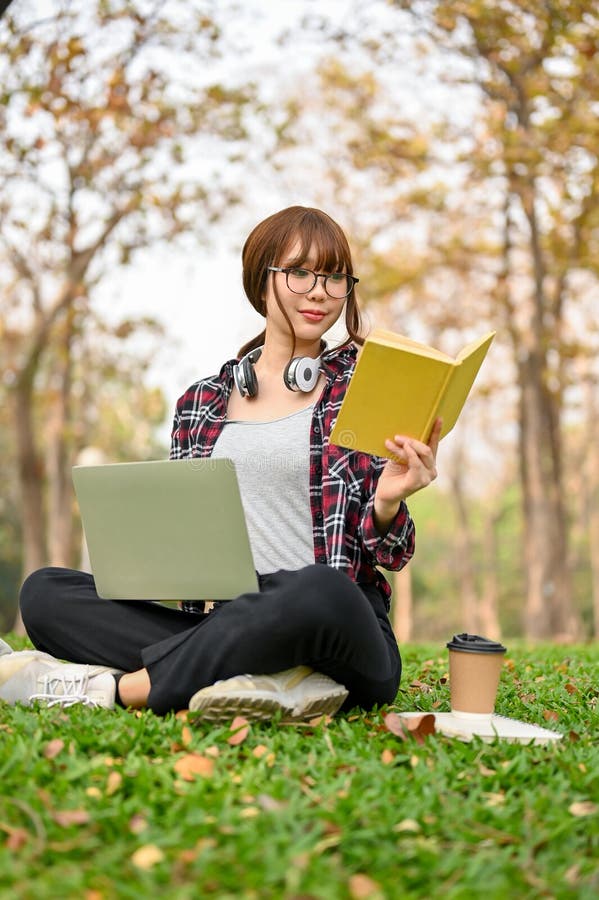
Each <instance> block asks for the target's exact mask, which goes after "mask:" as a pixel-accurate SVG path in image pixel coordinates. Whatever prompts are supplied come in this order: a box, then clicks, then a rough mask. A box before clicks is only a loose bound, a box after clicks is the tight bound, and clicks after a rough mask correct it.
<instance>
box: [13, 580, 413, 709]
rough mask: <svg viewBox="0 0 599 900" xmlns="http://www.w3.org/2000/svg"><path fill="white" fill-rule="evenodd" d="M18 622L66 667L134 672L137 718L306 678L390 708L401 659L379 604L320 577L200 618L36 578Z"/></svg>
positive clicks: (356, 701)
mask: <svg viewBox="0 0 599 900" xmlns="http://www.w3.org/2000/svg"><path fill="white" fill-rule="evenodd" d="M21 613H22V616H23V621H24V623H25V627H26V629H27V633H28V634H29V637H30V638H31V640H32V642H33V644H34V646H35V647H37V648H38V649H39V650H44V651H45V652H47V653H51V654H52V655H53V656H57V657H59V658H60V659H67V660H69V661H70V662H78V663H93V664H100V665H105V666H112V667H114V668H118V669H123V670H124V671H126V672H133V671H135V670H137V669H140V668H142V667H146V668H147V670H148V672H149V675H150V681H151V690H150V696H149V698H148V706H149V707H150V709H152V710H154V712H156V713H158V714H164V713H166V712H168V711H169V710H178V709H185V708H187V706H188V705H189V700H190V698H191V696H192V695H193V694H194V693H195V692H196V691H198V690H199V689H200V688H203V687H206V686H207V685H210V684H213V683H214V682H215V681H217V680H219V679H223V678H229V677H231V676H233V675H240V674H243V673H251V674H255V675H258V674H271V673H273V672H280V671H282V670H284V669H289V668H292V667H293V666H298V665H307V666H311V667H312V668H313V669H316V670H317V671H319V672H323V673H325V674H326V675H329V676H330V677H331V678H333V679H334V680H335V681H337V682H339V683H340V684H343V685H345V687H346V688H347V690H348V691H349V697H348V699H347V701H346V703H345V704H344V706H345V708H347V709H349V708H351V707H352V706H361V707H363V708H365V709H369V708H370V707H372V706H373V705H374V704H382V703H391V702H393V700H394V699H395V695H396V693H397V688H398V686H399V679H400V675H401V659H400V656H399V650H398V648H397V642H396V640H395V637H394V634H393V630H392V628H391V624H390V622H389V619H388V617H387V613H386V611H385V606H384V602H383V598H382V597H381V595H380V592H379V591H378V589H377V588H376V587H375V586H374V585H362V586H360V587H359V586H358V585H356V584H355V583H354V582H353V581H351V579H350V578H348V577H347V576H346V575H345V574H344V573H342V572H339V571H338V570H336V569H332V568H329V567H328V566H324V565H311V566H306V567H305V568H303V569H300V570H298V571H295V572H287V571H280V572H275V573H273V574H272V575H265V576H261V578H260V591H259V592H257V593H249V594H242V595H241V596H239V597H237V598H236V599H235V600H231V601H228V602H225V603H223V604H221V605H220V606H219V607H218V608H216V609H214V610H213V611H212V612H210V613H208V614H206V615H197V614H194V613H185V612H181V611H179V610H177V609H173V608H169V607H166V606H161V605H159V604H156V603H151V602H148V601H140V600H137V601H127V600H103V599H101V598H100V597H98V594H97V593H96V589H95V584H94V579H93V578H92V576H91V575H88V574H87V573H85V572H77V571H74V570H72V569H59V568H46V569H39V570H38V571H37V572H34V573H33V574H32V575H30V576H29V577H28V578H27V580H26V581H25V583H24V584H23V587H22V589H21Z"/></svg>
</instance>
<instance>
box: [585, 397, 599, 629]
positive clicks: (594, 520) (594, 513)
mask: <svg viewBox="0 0 599 900" xmlns="http://www.w3.org/2000/svg"><path fill="white" fill-rule="evenodd" d="M598 390H599V388H598V386H597V385H596V384H593V383H592V382H591V383H590V384H589V385H588V386H587V391H588V393H587V416H588V419H587V426H588V427H587V433H588V440H587V442H586V445H587V454H588V455H587V472H588V476H587V484H588V523H589V560H590V564H591V594H592V610H593V635H594V637H595V638H598V639H599V422H598V421H597V419H598V416H599V402H598V399H597V391H598Z"/></svg>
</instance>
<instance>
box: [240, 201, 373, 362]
mask: <svg viewBox="0 0 599 900" xmlns="http://www.w3.org/2000/svg"><path fill="white" fill-rule="evenodd" d="M295 241H299V242H300V251H299V254H298V255H297V256H296V258H295V259H293V260H287V264H288V265H295V266H298V265H300V264H301V263H303V262H304V261H305V260H306V259H307V258H308V256H309V253H310V249H311V247H312V246H314V248H315V250H316V259H315V261H314V263H315V265H316V268H317V269H318V270H319V271H324V272H340V271H342V272H347V274H348V275H353V265H352V258H351V250H350V248H349V244H348V242H347V238H346V237H345V234H344V233H343V231H342V229H341V228H340V226H339V225H338V224H337V223H336V222H335V221H334V220H333V219H331V217H330V216H327V214H326V213H324V212H322V211H321V210H320V209H312V208H310V207H306V206H290V207H288V208H287V209H283V210H281V211H280V212H278V213H274V215H272V216H269V217H268V218H267V219H265V220H264V221H263V222H260V224H259V225H256V227H255V228H254V229H253V231H252V232H251V233H250V234H249V236H248V238H247V240H246V242H245V244H244V247H243V251H242V254H241V259H242V263H243V288H244V290H245V293H246V295H247V298H248V300H249V301H250V303H251V304H252V306H253V307H254V309H255V310H256V311H257V312H259V313H260V315H261V316H266V303H265V300H264V293H265V290H266V281H267V278H268V275H269V272H268V266H279V265H281V262H282V261H283V258H284V255H285V253H286V252H287V251H288V250H289V249H290V248H291V246H292V245H293V243H294V242H295ZM274 294H275V299H276V301H277V304H278V306H279V309H280V310H281V312H282V313H283V315H284V317H285V319H286V320H287V324H288V325H289V328H290V330H291V334H292V335H293V350H294V349H295V333H294V331H293V326H292V325H291V322H290V321H289V317H288V315H287V313H286V311H285V308H284V306H283V304H282V303H281V300H280V298H279V295H278V293H277V290H276V287H275V291H274ZM345 327H346V328H347V333H348V337H347V338H346V340H345V341H344V342H343V345H345V344H349V343H351V342H352V341H353V342H355V343H356V344H360V345H361V344H363V343H364V337H363V336H362V333H361V332H362V319H361V316H360V310H359V308H358V304H357V301H356V297H355V291H354V289H352V291H351V293H350V294H349V296H348V298H347V300H346V307H345ZM265 334H266V331H262V332H260V334H258V335H256V337H255V338H252V340H250V341H248V342H247V343H246V344H244V345H243V347H241V348H240V349H239V352H238V356H239V357H242V356H245V355H246V353H249V352H250V350H255V348H256V347H261V346H262V344H264V337H265ZM293 350H292V356H293Z"/></svg>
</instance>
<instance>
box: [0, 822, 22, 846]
mask: <svg viewBox="0 0 599 900" xmlns="http://www.w3.org/2000/svg"><path fill="white" fill-rule="evenodd" d="M0 830H1V831H4V832H6V834H7V835H8V837H7V838H6V841H5V842H4V846H5V847H6V849H7V850H20V849H21V847H22V846H23V845H24V844H26V843H27V841H28V840H29V832H28V831H26V830H25V828H13V826H12V825H4V824H2V823H0Z"/></svg>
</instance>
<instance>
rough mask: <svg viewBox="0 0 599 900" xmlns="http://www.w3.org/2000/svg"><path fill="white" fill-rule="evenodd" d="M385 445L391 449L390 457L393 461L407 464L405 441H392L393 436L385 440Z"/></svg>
mask: <svg viewBox="0 0 599 900" xmlns="http://www.w3.org/2000/svg"><path fill="white" fill-rule="evenodd" d="M385 447H386V448H387V450H389V453H390V458H391V459H392V461H393V462H398V463H401V464H402V465H405V462H406V459H405V453H404V444H403V441H392V440H391V438H387V440H386V441H385Z"/></svg>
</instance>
